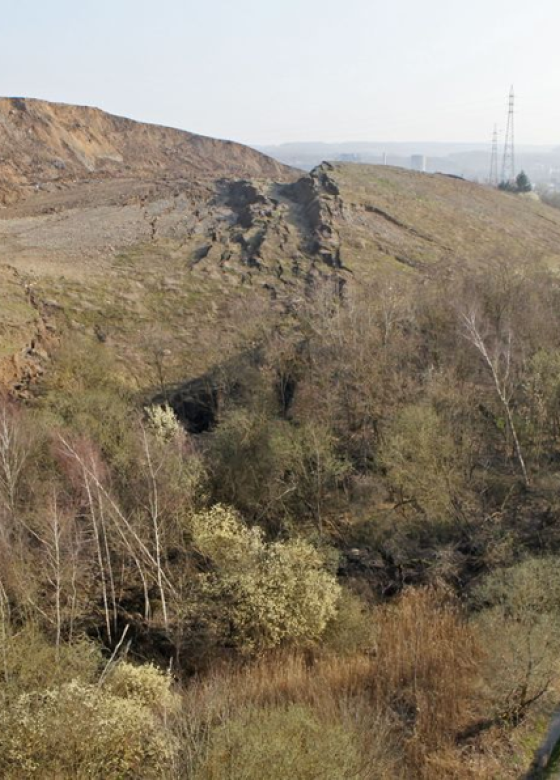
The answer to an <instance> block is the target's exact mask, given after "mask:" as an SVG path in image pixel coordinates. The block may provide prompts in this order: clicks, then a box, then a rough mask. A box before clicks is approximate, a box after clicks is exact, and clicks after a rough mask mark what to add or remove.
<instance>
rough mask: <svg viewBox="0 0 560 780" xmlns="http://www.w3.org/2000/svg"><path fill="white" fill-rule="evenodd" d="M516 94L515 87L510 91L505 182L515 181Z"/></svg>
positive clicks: (503, 179) (503, 178) (504, 163)
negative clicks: (514, 120)
mask: <svg viewBox="0 0 560 780" xmlns="http://www.w3.org/2000/svg"><path fill="white" fill-rule="evenodd" d="M514 105H515V96H514V94H513V87H512V88H511V89H510V91H509V108H508V119H507V129H506V138H505V142H504V161H503V165H502V181H503V182H504V183H508V182H513V181H514V179H515V136H514V125H513V114H514Z"/></svg>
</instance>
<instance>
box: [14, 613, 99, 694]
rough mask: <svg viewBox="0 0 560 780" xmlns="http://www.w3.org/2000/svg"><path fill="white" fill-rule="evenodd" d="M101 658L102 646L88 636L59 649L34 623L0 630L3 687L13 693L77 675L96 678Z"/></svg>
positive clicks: (36, 689)
mask: <svg viewBox="0 0 560 780" xmlns="http://www.w3.org/2000/svg"><path fill="white" fill-rule="evenodd" d="M101 661H102V658H101V652H100V649H99V647H98V646H97V645H95V644H94V643H93V642H91V641H89V640H86V639H81V640H79V641H77V642H74V643H72V644H66V643H62V644H61V645H60V647H59V648H58V649H57V648H56V647H55V645H54V644H52V643H50V642H49V641H48V640H47V639H46V637H45V636H44V635H43V634H42V633H41V632H40V631H39V629H38V628H37V627H36V626H35V625H33V624H27V625H26V626H24V627H22V628H19V629H18V630H17V631H14V630H12V629H10V627H9V626H6V631H5V633H4V632H2V633H1V634H0V690H2V689H3V690H4V692H5V693H7V694H8V695H10V696H13V695H19V694H21V693H29V692H32V691H42V690H46V689H48V688H50V687H52V686H55V685H60V684H62V683H65V682H69V681H71V680H73V679H74V678H79V679H80V680H82V681H84V682H93V680H95V679H96V678H97V675H98V673H99V669H100V666H101Z"/></svg>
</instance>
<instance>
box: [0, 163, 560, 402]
mask: <svg viewBox="0 0 560 780" xmlns="http://www.w3.org/2000/svg"><path fill="white" fill-rule="evenodd" d="M329 177H330V178H332V179H334V180H335V182H336V184H337V186H338V189H339V193H340V194H339V196H334V195H333V194H329V193H328V192H326V191H323V192H322V194H321V198H322V201H323V205H324V206H325V211H326V212H329V211H330V212H331V213H332V226H333V227H334V230H335V231H336V232H337V233H338V235H339V237H340V246H341V257H342V261H343V263H344V266H345V268H347V269H349V270H350V271H351V272H352V274H353V276H354V279H356V280H357V281H358V282H360V281H361V280H365V279H370V278H372V275H375V274H377V273H378V272H379V271H382V270H383V269H384V268H398V269H403V270H404V271H405V272H406V273H408V274H417V273H420V274H429V275H432V274H434V273H442V272H448V271H449V269H451V268H452V267H453V265H454V264H456V263H460V264H462V265H464V264H469V265H473V266H475V265H476V264H478V263H484V262H487V261H488V260H489V259H491V258H496V257H503V258H506V259H508V258H520V259H522V260H526V261H527V262H530V263H534V262H537V261H541V262H545V263H547V264H548V265H551V266H553V267H556V266H559V265H560V212H559V211H556V210H554V209H551V208H549V207H547V206H544V205H542V204H540V203H538V202H533V201H531V200H528V199H525V198H520V197H516V196H513V195H509V194H504V193H500V192H496V191H493V190H489V189H487V188H484V187H481V186H478V185H475V184H471V183H468V182H464V181H458V180H455V179H452V178H448V177H445V176H438V175H435V176H432V175H426V174H417V173H412V172H409V171H405V170H402V169H397V168H390V167H376V166H362V165H339V164H336V165H334V166H333V168H332V170H330V171H329ZM88 187H89V189H88ZM139 187H140V188H141V190H142V194H145V193H144V189H142V188H144V187H145V185H144V184H139V183H138V181H136V182H134V181H131V182H121V183H119V184H117V183H116V182H112V183H111V182H105V183H100V184H98V185H95V186H94V185H87V186H86V187H85V188H84V189H83V190H80V191H79V192H78V190H75V191H74V192H73V193H72V194H71V196H70V194H69V196H68V199H67V200H65V198H64V196H63V195H62V194H61V193H57V194H55V195H48V194H46V195H37V196H34V197H33V198H30V199H28V200H27V201H25V202H24V203H22V204H20V205H19V206H18V207H13V208H12V209H6V210H4V211H3V212H1V213H0V275H1V279H2V285H1V286H0V356H1V355H3V356H4V358H6V356H7V355H9V354H10V353H14V352H17V351H20V350H22V349H24V348H25V347H26V345H28V344H29V342H30V339H31V338H32V337H33V328H34V323H35V321H36V318H37V312H36V311H34V310H33V307H31V306H30V305H29V302H28V300H27V298H26V295H25V292H24V285H25V283H32V285H33V288H34V290H35V291H36V294H37V297H38V299H39V300H41V301H45V300H46V301H49V302H51V303H52V304H55V305H54V306H50V307H49V310H48V314H49V317H51V318H52V319H53V321H56V323H57V325H58V328H59V333H62V332H65V331H68V330H70V331H71V330H73V329H76V330H78V331H81V332H84V333H86V334H88V335H89V336H91V337H92V338H100V339H102V340H106V343H107V344H109V345H110V346H111V347H113V348H114V349H115V350H116V352H117V353H118V354H119V356H120V357H121V359H122V361H123V364H124V365H125V366H126V368H127V370H128V371H129V373H130V375H131V378H132V381H133V382H134V383H135V384H139V385H140V386H144V387H145V386H149V385H151V384H153V383H154V381H155V379H154V371H155V369H154V367H153V366H154V355H155V353H161V354H162V355H163V358H164V363H165V374H166V379H167V380H168V381H175V380H177V379H179V378H180V377H183V378H184V374H185V371H188V373H189V374H195V373H199V372H203V371H204V370H206V369H207V368H208V367H209V363H211V362H212V361H213V360H215V359H216V355H215V354H211V353H210V352H209V350H207V349H206V344H205V336H204V334H205V333H209V332H212V333H213V334H214V335H215V334H216V332H218V331H219V330H220V328H224V327H226V326H225V323H227V322H229V315H228V311H229V309H230V308H231V306H239V302H240V301H241V302H243V301H246V302H247V303H248V302H249V301H250V300H253V301H257V302H258V301H261V303H260V304H258V305H260V306H268V305H269V303H268V302H269V301H270V295H269V292H267V290H266V289H265V287H264V285H265V284H266V285H268V286H269V287H274V288H275V289H277V290H283V291H284V292H283V294H288V295H290V294H294V291H296V292H297V290H298V286H301V284H302V283H303V281H302V280H303V278H304V274H300V276H299V277H298V278H296V277H295V276H294V273H293V263H294V262H295V260H294V258H296V259H297V256H298V252H299V253H300V254H301V253H303V254H304V252H305V248H304V246H303V242H304V239H305V236H304V230H305V229H306V226H305V225H303V224H302V222H301V218H302V217H301V215H302V212H301V210H299V211H298V209H297V208H295V209H294V208H291V207H290V205H289V203H287V202H285V201H284V202H281V203H280V204H279V205H278V204H277V206H276V208H275V210H273V211H272V212H271V213H269V212H270V209H269V207H268V206H267V209H268V211H267V210H266V209H265V211H266V214H265V215H264V216H262V218H261V217H259V218H258V219H257V222H256V223H255V224H254V225H253V226H252V227H250V228H248V229H247V230H246V231H245V233H244V240H245V242H246V243H247V244H250V243H251V241H252V240H253V234H255V233H258V232H259V231H262V230H263V229H264V230H265V232H266V239H265V241H264V243H262V246H261V248H260V249H259V250H258V251H259V263H258V264H257V266H256V267H252V266H251V265H250V264H247V261H246V258H245V259H243V258H242V254H243V252H245V250H244V249H242V245H243V241H242V242H241V243H240V242H239V241H238V238H236V236H235V233H234V231H235V230H236V229H237V228H235V226H234V227H232V219H231V217H232V216H233V215H232V212H231V211H228V209H227V207H225V206H224V205H223V204H222V205H220V204H216V201H215V196H214V195H213V194H212V192H211V190H210V189H209V188H208V190H207V191H206V193H205V194H204V193H203V194H202V195H199V194H198V195H193V194H192V191H191V190H185V191H183V192H182V193H179V195H177V194H176V193H175V194H173V193H170V192H169V188H167V189H166V187H167V185H165V186H163V185H161V186H160V185H158V187H159V189H158V187H156V191H154V192H152V193H151V194H150V193H148V195H147V196H146V197H145V198H144V199H142V198H139V197H138V188H139ZM92 188H93V189H92ZM154 215H158V233H157V237H156V239H155V240H150V229H151V228H150V224H151V220H152V218H153V216H154ZM233 221H235V220H233ZM205 247H206V248H208V249H209V251H208V252H207V254H205V255H204V257H203V258H202V259H200V256H199V254H198V253H199V251H200V250H201V248H205ZM303 254H301V257H302V258H303ZM224 257H226V258H227V259H226V260H225V261H224ZM307 260H309V258H307ZM302 262H303V268H304V271H305V267H306V266H305V258H303V261H302ZM316 262H317V263H318V264H320V263H321V261H320V259H319V260H316ZM3 264H4V265H3ZM8 264H9V265H10V266H13V267H15V268H16V269H17V270H18V273H19V280H18V279H16V277H15V276H14V274H13V272H12V271H11V270H8V268H7V265H8ZM4 280H6V283H4ZM214 341H216V339H215V338H214ZM4 376H5V374H4ZM1 378H2V371H1V369H0V381H1Z"/></svg>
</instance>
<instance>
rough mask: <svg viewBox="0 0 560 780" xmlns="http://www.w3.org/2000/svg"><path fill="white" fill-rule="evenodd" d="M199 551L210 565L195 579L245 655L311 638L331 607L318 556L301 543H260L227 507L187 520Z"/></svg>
mask: <svg viewBox="0 0 560 780" xmlns="http://www.w3.org/2000/svg"><path fill="white" fill-rule="evenodd" d="M192 530H193V538H194V543H195V545H196V547H197V548H198V550H199V552H200V553H202V554H203V555H204V556H206V557H207V558H208V559H209V561H210V562H211V563H212V564H213V566H214V571H212V572H210V573H207V574H205V575H202V577H203V584H204V590H205V593H206V595H207V596H208V598H209V599H210V600H211V601H213V602H214V603H216V604H217V605H219V613H220V614H221V615H222V619H224V620H226V621H227V622H228V624H230V625H231V626H232V636H231V639H232V640H233V641H234V642H235V644H236V645H237V646H238V648H239V649H241V650H243V651H245V652H259V651H262V650H266V649H270V648H273V647H276V646H278V645H281V644H284V643H290V644H294V645H298V644H299V645H301V644H305V643H308V642H313V641H315V640H317V639H318V638H319V637H320V636H321V634H322V633H323V631H324V630H325V628H326V626H327V623H328V622H329V620H330V619H332V618H333V617H334V615H335V614H336V611H337V608H338V600H339V597H340V586H339V585H338V584H337V582H336V579H335V578H334V576H333V575H331V574H329V573H328V572H327V571H326V570H325V569H324V564H323V560H322V558H321V556H320V554H319V553H318V551H317V550H316V549H315V548H314V547H312V546H311V545H310V544H308V543H307V542H305V541H302V540H298V539H296V540H292V541H289V542H273V543H266V542H265V541H264V539H263V536H262V532H261V531H260V529H257V528H248V527H247V526H245V525H244V524H243V523H242V521H241V520H240V518H239V517H238V516H237V515H236V514H235V512H233V511H232V510H230V509H227V508H225V507H222V506H215V507H213V508H212V509H211V510H209V511H207V512H203V513H200V514H197V515H195V516H194V517H193V520H192Z"/></svg>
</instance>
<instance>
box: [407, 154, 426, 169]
mask: <svg viewBox="0 0 560 780" xmlns="http://www.w3.org/2000/svg"><path fill="white" fill-rule="evenodd" d="M410 167H411V168H412V170H413V171H422V172H424V173H425V171H426V155H425V154H413V155H412V157H411V158H410Z"/></svg>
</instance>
